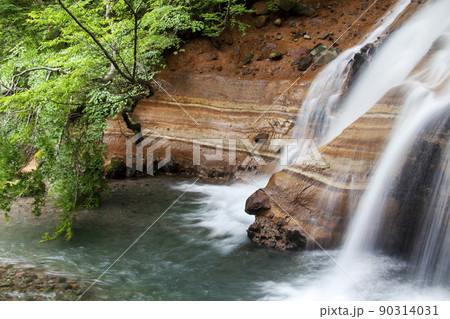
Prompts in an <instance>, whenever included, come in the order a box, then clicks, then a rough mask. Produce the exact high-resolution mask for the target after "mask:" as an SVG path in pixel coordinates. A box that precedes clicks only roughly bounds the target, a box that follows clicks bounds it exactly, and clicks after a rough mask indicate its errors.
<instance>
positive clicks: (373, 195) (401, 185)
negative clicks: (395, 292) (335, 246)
mask: <svg viewBox="0 0 450 319" xmlns="http://www.w3.org/2000/svg"><path fill="white" fill-rule="evenodd" d="M449 10H450V2H448V1H445V0H441V1H435V2H433V3H431V4H430V5H429V6H428V7H426V8H425V9H424V10H423V11H421V12H420V13H419V14H418V15H417V16H416V17H415V18H414V19H413V20H411V21H410V22H408V23H407V24H405V25H404V26H403V27H402V28H401V30H399V31H398V32H397V33H396V34H395V35H394V36H393V37H392V38H390V39H389V41H388V43H386V45H385V46H384V47H383V49H382V52H380V54H379V55H377V57H376V59H379V58H382V59H387V58H388V57H389V56H391V57H392V60H396V61H397V63H399V64H402V65H403V66H404V65H408V69H412V68H414V67H415V68H416V69H415V71H414V72H413V73H412V75H410V76H409V77H407V78H406V79H405V80H403V81H400V80H401V79H400V78H397V79H393V78H392V77H391V75H390V74H386V76H387V81H384V80H382V79H383V78H381V77H377V78H369V77H368V76H367V75H368V74H369V73H370V72H371V71H368V72H367V73H366V74H365V75H364V77H363V78H361V80H362V81H363V80H366V81H369V82H370V83H371V84H370V83H367V84H364V83H361V85H360V87H361V88H363V87H364V86H365V87H367V88H369V87H370V90H371V91H374V90H375V91H377V90H380V91H382V90H383V91H386V90H389V89H391V88H394V87H396V86H398V85H400V84H401V90H402V91H403V95H404V96H405V100H404V102H403V106H402V114H401V116H400V118H399V120H398V121H397V124H396V127H395V128H394V131H393V133H392V135H391V137H390V139H389V142H388V145H387V147H386V149H385V150H384V152H383V155H382V157H381V159H380V160H379V163H378V164H377V166H376V168H375V171H374V174H373V177H372V179H371V181H370V183H369V185H368V188H367V190H366V191H365V193H364V195H363V197H362V198H361V200H360V202H359V205H358V207H357V209H356V212H355V218H354V219H353V220H352V222H351V224H350V227H349V231H348V234H347V237H346V240H345V243H344V251H343V260H347V261H348V262H350V260H351V259H352V258H353V257H354V256H355V255H358V254H360V253H361V252H363V251H372V250H374V249H377V248H383V249H385V250H386V249H387V250H392V251H393V252H396V253H403V254H406V255H412V257H411V263H412V264H416V265H417V267H414V268H415V271H418V273H419V276H418V277H419V279H421V280H424V279H426V278H427V277H430V276H431V277H430V278H429V279H431V280H432V282H435V283H442V282H443V281H447V284H448V283H450V282H448V280H449V272H450V270H449V269H450V258H449V257H450V255H449V251H448V246H446V244H448V243H449V241H450V232H449V231H448V227H449V203H448V198H449V196H450V189H449V176H448V170H446V168H448V160H449V157H450V153H449V142H448V129H449V119H450V21H449V20H448V19H446V18H445V13H444V12H449ZM418 32H420V33H419V34H418ZM422 32H424V33H422ZM402 39H403V40H402ZM405 39H409V40H410V41H412V42H417V43H411V42H410V43H411V44H410V45H408V46H406V47H405V48H404V50H403V51H400V52H398V50H399V49H400V48H399V47H398V43H399V42H400V43H405V42H404V41H405ZM433 43H434V46H433V48H432V49H431V51H430V52H429V54H428V55H427V57H426V58H425V59H424V60H425V61H422V62H421V63H419V61H420V60H421V59H419V58H418V56H416V54H417V53H418V52H420V53H423V52H428V51H429V49H430V47H431V45H432V44H433ZM419 44H420V45H419ZM411 51H414V52H411ZM410 52H411V53H410ZM399 53H403V54H399ZM417 55H418V54H417ZM395 57H401V59H402V61H399V58H395ZM422 57H423V56H422ZM374 62H376V61H374ZM387 63H388V64H390V63H389V62H387ZM394 63H395V61H393V62H391V64H394ZM403 66H401V67H403ZM390 81H392V82H390ZM386 82H388V83H387V84H391V85H390V86H388V85H386ZM379 83H380V84H379ZM377 86H378V87H377ZM381 87H385V88H383V89H382V88H381ZM366 93H367V94H365V92H364V91H361V92H356V93H355V95H359V96H360V97H362V96H366V97H367V96H368V94H369V93H368V92H366ZM430 135H432V136H431V137H430ZM439 135H443V137H442V136H439ZM439 139H441V141H440V143H439ZM442 139H444V141H442ZM445 139H446V140H445ZM408 159H410V162H411V159H413V161H415V162H416V163H415V165H413V164H411V163H407V162H408ZM424 189H427V191H426V190H424ZM393 202H394V203H396V206H397V207H394V208H393V207H392V205H393V204H392V203H393ZM411 203H414V207H412V205H411ZM406 210H407V211H406ZM395 211H397V212H396V214H397V215H394V216H390V214H391V213H392V214H395ZM392 227H394V228H397V229H394V230H392V229H391V228H392ZM390 232H392V233H393V234H390ZM412 232H413V233H414V234H411V233H412ZM416 277H417V276H416Z"/></svg>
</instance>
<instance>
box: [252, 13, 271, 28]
mask: <svg viewBox="0 0 450 319" xmlns="http://www.w3.org/2000/svg"><path fill="white" fill-rule="evenodd" d="M267 21H269V16H268V15H260V16H257V17H256V18H255V28H257V29H260V28H262V27H263V26H264V25H265V24H266V23H267Z"/></svg>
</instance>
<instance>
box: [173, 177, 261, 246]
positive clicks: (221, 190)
mask: <svg viewBox="0 0 450 319" xmlns="http://www.w3.org/2000/svg"><path fill="white" fill-rule="evenodd" d="M267 182H268V177H260V178H258V179H255V181H249V182H248V183H244V182H240V183H236V184H233V185H229V186H224V185H205V184H203V185H194V186H193V187H191V188H190V189H189V192H190V193H202V194H203V195H206V197H205V198H203V199H201V200H199V201H198V204H200V205H201V206H200V209H198V210H196V211H195V212H192V213H190V214H187V215H185V216H184V218H186V219H187V220H188V221H190V223H187V224H189V225H191V226H189V227H200V228H205V229H207V230H208V232H209V235H208V236H207V238H208V239H209V241H208V243H210V244H212V245H214V246H215V247H216V248H217V249H218V250H219V251H221V252H223V253H230V252H231V251H232V250H233V249H235V248H237V247H239V246H241V245H243V244H245V243H248V238H247V232H246V230H247V228H248V226H249V225H250V224H251V223H253V222H254V219H255V217H254V216H250V215H247V214H245V213H244V208H245V201H246V200H247V198H249V197H250V195H252V194H253V193H254V192H255V190H256V189H258V188H261V187H264V186H266V184H267ZM188 186H189V185H187V184H182V185H180V186H178V189H180V190H184V189H186V188H187V187H188ZM192 222H194V223H192Z"/></svg>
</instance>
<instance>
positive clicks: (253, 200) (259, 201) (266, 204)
mask: <svg viewBox="0 0 450 319" xmlns="http://www.w3.org/2000/svg"><path fill="white" fill-rule="evenodd" d="M270 207H271V205H270V200H269V195H267V193H266V192H265V191H264V190H263V189H258V190H257V191H256V192H254V193H253V194H252V195H251V196H250V197H249V198H247V201H246V202H245V212H246V213H247V214H249V215H258V214H260V213H262V212H264V211H266V210H269V209H270Z"/></svg>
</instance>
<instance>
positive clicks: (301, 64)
mask: <svg viewBox="0 0 450 319" xmlns="http://www.w3.org/2000/svg"><path fill="white" fill-rule="evenodd" d="M312 61H313V58H312V56H310V55H308V56H304V57H301V58H300V59H298V60H296V61H295V62H294V65H297V68H298V70H299V71H306V70H307V69H308V68H309V66H310V65H311V63H312Z"/></svg>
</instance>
